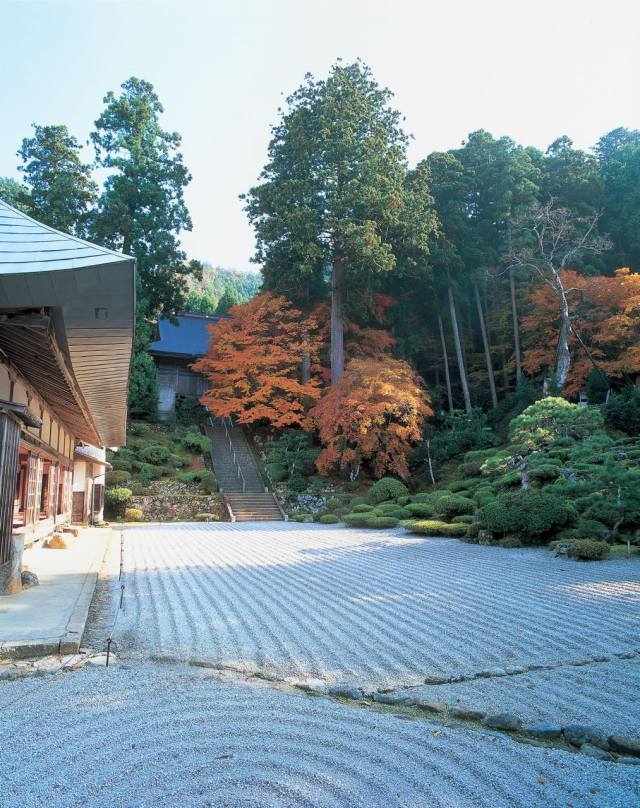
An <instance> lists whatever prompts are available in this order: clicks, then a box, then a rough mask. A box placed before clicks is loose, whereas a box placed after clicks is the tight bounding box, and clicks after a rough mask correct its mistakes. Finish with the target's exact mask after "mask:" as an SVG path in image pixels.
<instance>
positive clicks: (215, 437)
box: [205, 417, 285, 522]
mask: <svg viewBox="0 0 640 808" xmlns="http://www.w3.org/2000/svg"><path fill="white" fill-rule="evenodd" d="M205 432H206V434H207V437H208V438H209V439H210V440H211V445H212V449H211V462H212V463H213V470H214V472H215V475H216V478H217V480H218V485H219V487H220V492H221V493H222V496H223V498H224V500H225V502H226V504H227V506H228V507H229V508H230V510H231V514H232V518H233V519H234V520H235V521H236V522H249V521H253V520H260V521H262V520H269V521H276V520H278V521H280V520H283V519H284V518H285V516H284V513H283V511H282V509H281V508H280V505H279V503H278V501H277V500H276V498H275V496H274V494H272V493H271V492H270V491H268V490H267V488H266V487H265V485H264V482H263V481H262V476H261V475H260V469H259V468H258V464H257V463H256V460H255V457H254V456H253V452H252V451H251V447H250V446H249V442H248V441H247V436H246V435H245V433H244V431H243V430H242V428H241V427H238V426H236V425H235V424H234V423H233V421H231V419H230V418H225V419H224V420H223V419H221V418H213V417H211V420H210V422H209V424H208V425H207V426H206V427H205Z"/></svg>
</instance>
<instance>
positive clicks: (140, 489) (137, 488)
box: [128, 480, 149, 497]
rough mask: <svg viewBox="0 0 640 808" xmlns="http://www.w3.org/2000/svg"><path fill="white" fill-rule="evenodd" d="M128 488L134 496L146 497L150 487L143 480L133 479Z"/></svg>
mask: <svg viewBox="0 0 640 808" xmlns="http://www.w3.org/2000/svg"><path fill="white" fill-rule="evenodd" d="M128 488H130V489H131V493H132V494H133V496H134V497H145V496H147V495H148V494H149V489H148V487H147V486H146V485H145V483H144V482H143V481H142V480H132V481H131V482H130V483H129V485H128Z"/></svg>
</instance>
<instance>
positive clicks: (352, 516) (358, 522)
mask: <svg viewBox="0 0 640 808" xmlns="http://www.w3.org/2000/svg"><path fill="white" fill-rule="evenodd" d="M369 518H371V514H368V513H347V514H345V515H344V516H343V517H342V521H343V522H344V523H345V525H349V527H364V526H365V525H366V523H367V519H369Z"/></svg>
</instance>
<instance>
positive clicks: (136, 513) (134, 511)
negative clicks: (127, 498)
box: [124, 508, 144, 522]
mask: <svg viewBox="0 0 640 808" xmlns="http://www.w3.org/2000/svg"><path fill="white" fill-rule="evenodd" d="M143 519H144V514H143V513H142V511H141V510H140V508H125V509H124V520H125V522H142V520H143Z"/></svg>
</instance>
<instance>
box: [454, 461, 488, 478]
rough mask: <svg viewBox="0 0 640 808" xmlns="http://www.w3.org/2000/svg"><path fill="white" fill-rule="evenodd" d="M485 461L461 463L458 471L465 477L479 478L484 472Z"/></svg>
mask: <svg viewBox="0 0 640 808" xmlns="http://www.w3.org/2000/svg"><path fill="white" fill-rule="evenodd" d="M483 464H484V461H483V460H477V461H474V462H471V463H466V462H465V463H460V465H459V466H458V471H459V472H460V474H461V475H462V476H463V477H471V478H472V477H477V476H478V474H480V472H481V471H482V466H483Z"/></svg>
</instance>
